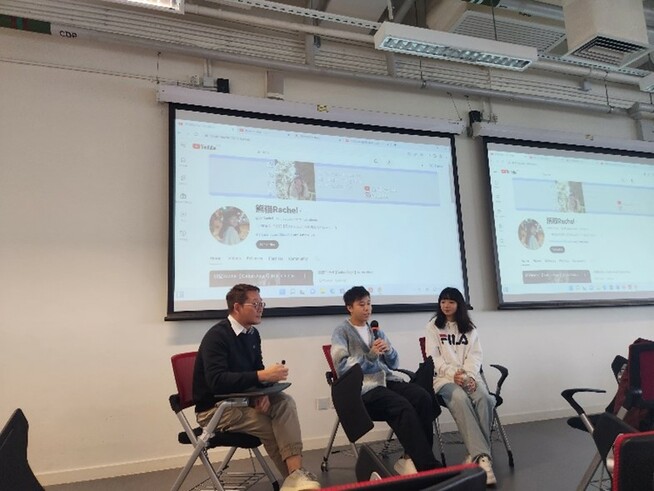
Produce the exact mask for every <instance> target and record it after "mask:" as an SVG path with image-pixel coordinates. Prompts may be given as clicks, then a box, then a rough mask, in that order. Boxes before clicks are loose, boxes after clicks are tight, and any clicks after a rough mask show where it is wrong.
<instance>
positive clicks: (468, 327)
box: [432, 286, 477, 334]
mask: <svg viewBox="0 0 654 491" xmlns="http://www.w3.org/2000/svg"><path fill="white" fill-rule="evenodd" d="M441 300H454V301H455V302H456V305H457V307H456V313H455V314H454V317H455V320H456V324H457V326H458V327H459V332H461V333H464V334H465V333H469V332H470V331H472V330H473V329H475V328H476V327H477V326H475V324H474V323H473V322H472V320H470V316H469V315H468V305H467V304H466V301H465V299H464V298H463V294H462V293H461V292H460V291H459V290H457V289H456V288H453V287H451V286H448V287H447V288H444V289H443V291H442V292H441V294H440V295H438V304H437V305H436V313H435V314H434V316H433V317H432V319H436V320H435V321H434V323H435V324H436V327H438V328H439V329H443V328H444V327H445V323H446V322H447V318H446V317H445V314H444V313H443V311H442V310H441Z"/></svg>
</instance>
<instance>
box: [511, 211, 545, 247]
mask: <svg viewBox="0 0 654 491" xmlns="http://www.w3.org/2000/svg"><path fill="white" fill-rule="evenodd" d="M518 239H519V240H520V243H521V244H522V245H523V246H524V247H526V248H527V249H532V250H536V249H540V248H541V246H542V245H543V242H545V232H544V231H543V227H541V225H540V223H538V222H537V221H536V220H534V219H533V218H526V219H524V220H523V221H522V222H520V225H519V226H518Z"/></svg>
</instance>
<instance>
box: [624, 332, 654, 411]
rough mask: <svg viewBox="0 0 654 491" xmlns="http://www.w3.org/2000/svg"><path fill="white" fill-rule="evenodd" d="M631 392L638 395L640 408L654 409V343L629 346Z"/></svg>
mask: <svg viewBox="0 0 654 491" xmlns="http://www.w3.org/2000/svg"><path fill="white" fill-rule="evenodd" d="M629 391H630V392H637V393H638V401H637V402H636V404H637V405H638V406H639V407H645V408H654V342H643V343H634V344H632V345H631V346H629Z"/></svg>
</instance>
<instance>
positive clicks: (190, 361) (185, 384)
mask: <svg viewBox="0 0 654 491" xmlns="http://www.w3.org/2000/svg"><path fill="white" fill-rule="evenodd" d="M197 356H198V352H197V351H189V352H187V353H179V354H177V355H173V356H172V357H171V358H170V361H171V363H172V365H173V374H174V375H175V384H177V395H178V396H179V403H180V405H181V408H182V409H186V408H187V407H191V406H193V405H194V404H195V403H194V402H193V369H194V367H195V359H196V358H197Z"/></svg>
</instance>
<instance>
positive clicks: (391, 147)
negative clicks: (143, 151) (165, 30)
mask: <svg viewBox="0 0 654 491" xmlns="http://www.w3.org/2000/svg"><path fill="white" fill-rule="evenodd" d="M175 116H176V117H175V120H174V183H173V184H174V191H173V192H174V195H173V198H172V199H173V200H174V211H173V232H172V238H173V242H174V244H173V246H174V247H173V249H174V254H173V255H172V256H173V265H172V267H173V268H174V272H173V275H172V276H173V278H174V285H173V286H172V289H171V290H172V295H173V301H172V304H173V312H180V311H202V310H215V309H224V308H225V301H224V299H225V294H226V292H227V291H228V290H229V288H231V286H233V285H234V284H237V283H251V284H255V285H258V286H259V287H261V289H262V292H261V294H262V297H263V298H264V299H265V301H266V303H267V308H269V307H272V308H274V307H306V306H335V305H342V294H343V292H344V291H345V290H346V289H348V288H350V287H351V286H353V285H363V286H365V287H366V288H368V289H369V290H370V291H371V293H372V295H373V301H374V303H375V304H376V305H380V304H420V303H426V302H431V303H433V302H435V301H436V295H437V294H438V292H439V291H440V289H441V288H442V287H444V286H448V285H451V286H456V287H458V288H460V289H461V290H462V291H463V290H464V274H463V265H462V264H463V261H462V255H461V241H460V235H459V230H460V227H459V221H458V200H457V199H456V189H455V169H454V165H453V161H452V143H451V139H450V138H448V137H439V136H423V135H420V136H418V135H412V134H401V133H389V132H379V131H364V130H357V129H345V128H337V127H327V126H320V125H308V124H298V123H287V122H282V121H274V120H263V119H251V118H246V117H236V116H226V115H221V114H215V113H210V112H203V111H191V110H186V109H177V110H176V112H175Z"/></svg>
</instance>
